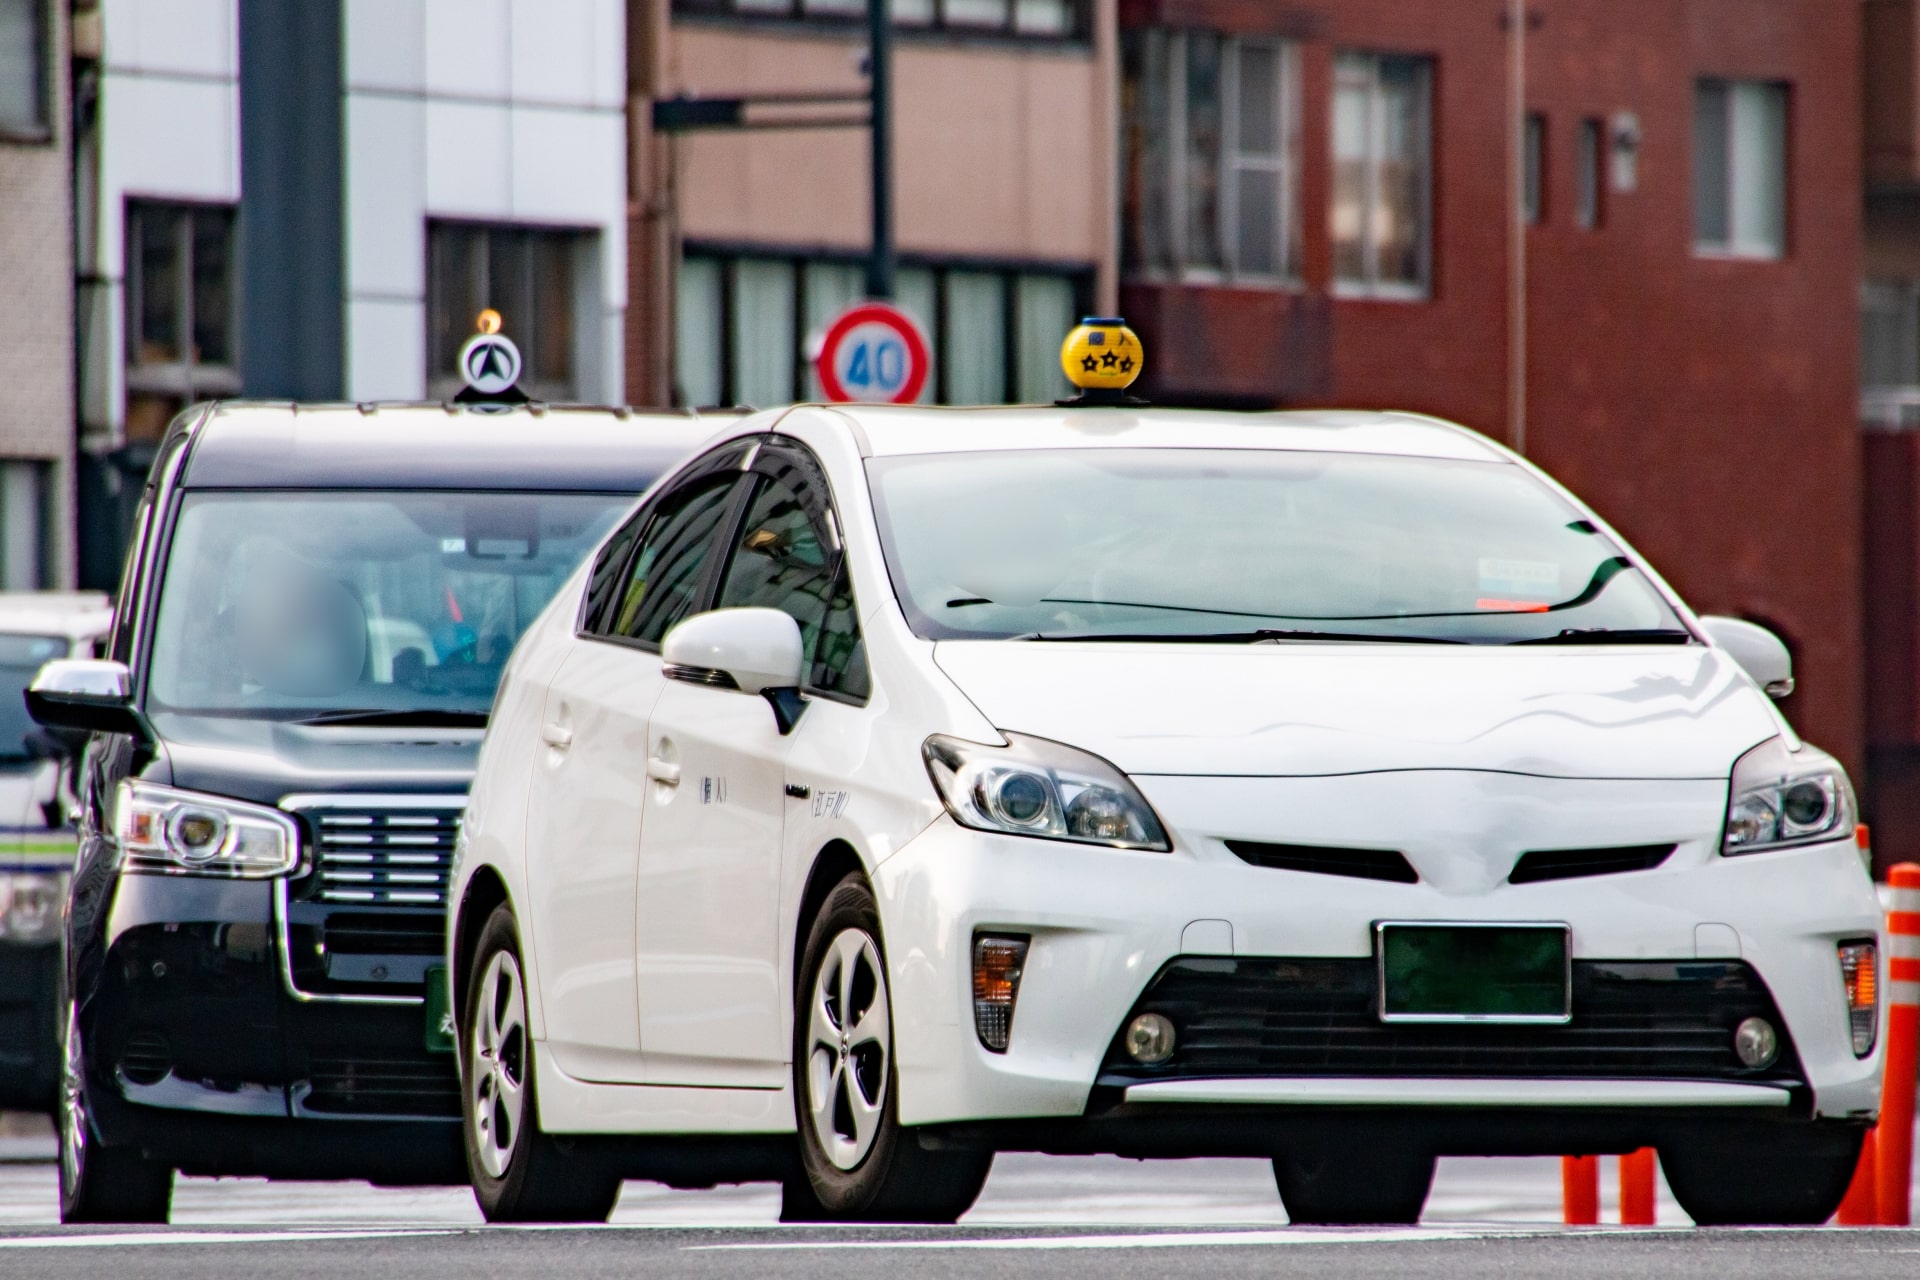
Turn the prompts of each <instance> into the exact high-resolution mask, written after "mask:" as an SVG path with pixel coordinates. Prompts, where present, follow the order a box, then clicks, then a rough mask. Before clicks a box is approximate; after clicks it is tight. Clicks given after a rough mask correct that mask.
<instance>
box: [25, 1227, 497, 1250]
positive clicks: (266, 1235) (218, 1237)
mask: <svg viewBox="0 0 1920 1280" xmlns="http://www.w3.org/2000/svg"><path fill="white" fill-rule="evenodd" d="M457 1234H459V1233H458V1232H454V1231H445V1230H439V1231H435V1230H425V1231H124V1232H113V1233H109V1234H106V1235H97V1236H11V1237H9V1236H0V1249H124V1248H133V1247H137V1246H144V1245H150V1244H285V1243H287V1242H290V1241H300V1240H390V1239H395V1238H398V1237H410V1236H450V1235H457Z"/></svg>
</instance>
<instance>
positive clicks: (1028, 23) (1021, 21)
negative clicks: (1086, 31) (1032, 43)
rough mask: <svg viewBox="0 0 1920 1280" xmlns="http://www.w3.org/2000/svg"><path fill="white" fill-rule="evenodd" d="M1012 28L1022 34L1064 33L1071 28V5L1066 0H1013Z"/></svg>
mask: <svg viewBox="0 0 1920 1280" xmlns="http://www.w3.org/2000/svg"><path fill="white" fill-rule="evenodd" d="M1013 29H1014V30H1015V31H1018V32H1021V33H1022V34H1024V35H1036V36H1063V35H1066V34H1067V33H1068V32H1069V31H1071V30H1072V29H1073V7H1072V5H1071V4H1069V3H1068V0H1013Z"/></svg>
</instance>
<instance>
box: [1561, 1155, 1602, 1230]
mask: <svg viewBox="0 0 1920 1280" xmlns="http://www.w3.org/2000/svg"><path fill="white" fill-rule="evenodd" d="M1560 1201H1561V1204H1562V1206H1563V1207H1564V1210H1565V1212H1564V1213H1563V1214H1562V1216H1563V1217H1564V1218H1565V1219H1566V1220H1567V1222H1568V1224H1569V1225H1571V1226H1576V1227H1590V1226H1592V1225H1593V1224H1594V1223H1596V1222H1598V1221H1600V1157H1599V1156H1561V1157H1560Z"/></svg>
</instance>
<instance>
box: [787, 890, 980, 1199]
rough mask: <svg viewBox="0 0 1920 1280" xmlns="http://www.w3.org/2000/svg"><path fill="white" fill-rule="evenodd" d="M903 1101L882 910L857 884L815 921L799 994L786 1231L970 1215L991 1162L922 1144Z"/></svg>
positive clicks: (832, 897)
mask: <svg viewBox="0 0 1920 1280" xmlns="http://www.w3.org/2000/svg"><path fill="white" fill-rule="evenodd" d="M899 1092H900V1090H899V1075H898V1072H897V1071H896V1070H895V1068H894V1051H893V1011H892V1002H891V999H890V997H889V995H888V988H887V967H886V959H885V953H884V951H882V949H881V942H880V911H879V907H878V906H877V905H876V904H875V902H874V899H873V891H872V890H871V889H869V888H868V887H867V883H866V881H865V880H864V879H863V878H861V877H860V876H858V875H850V876H848V877H847V878H846V879H844V880H842V881H841V882H840V883H839V884H838V885H835V886H834V888H833V891H832V892H831V893H829V894H828V895H827V900H826V901H825V902H824V903H823V904H821V907H820V911H819V914H818V915H816V916H815V917H814V920H813V924H812V927H811V929H810V931H809V932H808V935H807V945H806V949H805V951H804V952H803V953H802V960H801V965H800V974H799V982H798V984H797V988H796V990H795V992H794V1017H793V1099H794V1110H795V1112H796V1113H797V1114H796V1115H795V1117H794V1118H795V1120H796V1121H797V1122H798V1125H799V1130H800V1135H799V1136H800V1160H799V1164H800V1167H799V1169H797V1170H795V1171H794V1172H793V1173H791V1174H789V1175H788V1177H787V1179H786V1181H785V1184H784V1186H783V1187H782V1195H781V1205H780V1220H781V1221H783V1222H925V1223H950V1222H952V1221H954V1220H955V1219H957V1218H958V1217H959V1216H960V1215H961V1214H963V1213H965V1212H966V1211H967V1210H968V1209H970V1208H972V1207H973V1202H974V1201H975V1200H976V1199H978V1198H979V1195H980V1188H981V1187H982V1186H983V1185H984V1184H985V1183H986V1180H987V1172H988V1170H990V1169H991V1168H992V1167H993V1153H992V1152H990V1151H964V1150H929V1149H927V1148H926V1147H924V1146H922V1145H921V1144H920V1142H919V1140H918V1137H917V1135H916V1134H915V1132H914V1131H913V1130H912V1129H908V1128H905V1127H904V1126H902V1125H901V1123H900V1118H899V1110H898V1103H897V1099H898V1097H899Z"/></svg>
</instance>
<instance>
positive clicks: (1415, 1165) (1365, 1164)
mask: <svg viewBox="0 0 1920 1280" xmlns="http://www.w3.org/2000/svg"><path fill="white" fill-rule="evenodd" d="M1433 1167H1434V1158H1433V1153H1432V1152H1429V1151H1420V1150H1413V1149H1396V1148H1385V1149H1380V1148H1374V1149H1356V1148H1355V1147H1351V1146H1342V1145H1339V1144H1336V1143H1332V1142H1325V1141H1315V1142H1302V1143H1300V1144H1298V1145H1296V1146H1294V1147H1291V1148H1289V1149H1288V1150H1287V1151H1284V1152H1282V1153H1281V1154H1280V1155H1277V1156H1275V1157H1274V1158H1273V1180H1274V1182H1275V1183H1277V1184H1278V1185H1279V1188H1280V1200H1281V1203H1283V1204H1284V1205H1286V1207H1287V1221H1289V1222H1292V1223H1295V1224H1300V1225H1305V1224H1309V1223H1311V1224H1319V1225H1326V1226H1374V1225H1386V1224H1402V1225H1412V1224H1413V1223H1416V1222H1418V1221H1420V1211H1421V1210H1422V1209H1424V1208H1425V1207H1426V1204H1427V1193H1428V1192H1429V1191H1431V1190H1432V1189H1433Z"/></svg>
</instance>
